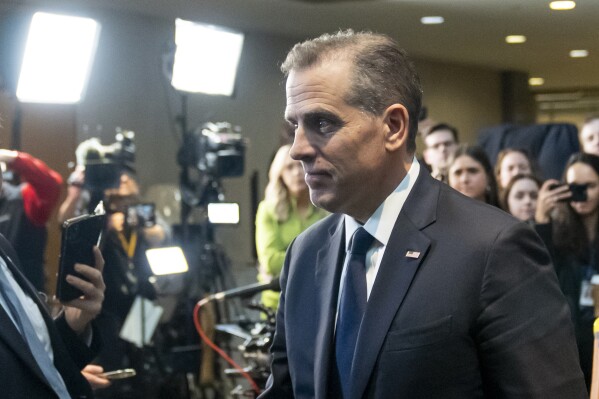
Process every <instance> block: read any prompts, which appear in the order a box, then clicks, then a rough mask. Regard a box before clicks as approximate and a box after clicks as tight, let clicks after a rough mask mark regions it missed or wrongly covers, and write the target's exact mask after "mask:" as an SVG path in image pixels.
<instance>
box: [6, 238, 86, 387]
mask: <svg viewBox="0 0 599 399" xmlns="http://www.w3.org/2000/svg"><path fill="white" fill-rule="evenodd" d="M0 256H2V258H3V259H4V261H5V262H6V264H7V266H8V268H9V269H10V271H11V272H12V273H13V275H14V277H15V279H16V280H17V282H18V283H19V284H20V285H21V288H23V291H25V293H26V294H27V295H29V296H30V297H31V298H33V300H34V301H35V302H36V304H37V305H38V307H39V308H40V310H41V313H42V316H43V317H44V320H45V322H46V325H47V326H48V332H49V334H50V340H51V342H52V349H53V351H54V364H55V365H56V368H57V369H58V371H59V372H60V374H61V375H62V378H63V379H64V382H65V384H66V386H67V389H68V390H69V393H70V394H71V396H72V397H73V398H77V399H79V398H91V397H93V394H92V391H91V387H90V386H89V384H88V383H87V381H86V380H85V378H83V376H82V375H81V369H82V368H83V367H84V366H85V365H86V364H87V363H89V362H90V361H91V359H92V358H93V354H94V353H95V352H96V349H97V345H98V342H97V340H96V339H94V342H93V343H92V347H91V348H88V347H87V346H86V345H85V344H84V343H83V342H82V341H81V340H80V339H79V338H78V337H77V335H76V334H75V333H74V332H73V330H71V329H70V328H69V326H68V324H67V323H66V321H65V319H64V317H59V318H58V319H56V320H52V318H51V317H50V315H49V314H48V311H47V309H46V307H45V304H44V303H43V302H42V301H41V300H40V299H39V297H38V296H37V292H36V291H35V289H34V288H33V286H32V285H31V284H30V283H29V282H28V281H27V280H26V279H25V277H24V276H23V274H22V273H21V272H20V271H19V267H18V263H17V262H18V260H17V256H16V254H15V252H14V250H13V248H12V247H11V246H10V244H9V243H8V241H6V239H5V238H4V237H3V236H2V235H0ZM97 336H98V334H97V333H96V332H94V337H97ZM0 397H2V398H4V399H22V398H27V399H29V398H35V399H37V398H40V399H42V398H43V399H47V398H55V397H56V394H55V393H54V391H53V390H52V388H51V387H50V385H48V383H47V382H46V379H45V377H44V375H43V374H42V371H41V370H40V368H39V366H38V365H37V363H36V361H35V359H34V358H33V355H32V354H31V352H30V351H29V348H28V347H27V344H26V343H25V341H24V340H23V337H22V336H21V334H20V333H19V331H18V330H17V329H16V327H15V325H14V323H13V322H12V320H11V319H10V317H9V316H8V314H7V313H6V311H5V309H4V307H2V306H0Z"/></svg>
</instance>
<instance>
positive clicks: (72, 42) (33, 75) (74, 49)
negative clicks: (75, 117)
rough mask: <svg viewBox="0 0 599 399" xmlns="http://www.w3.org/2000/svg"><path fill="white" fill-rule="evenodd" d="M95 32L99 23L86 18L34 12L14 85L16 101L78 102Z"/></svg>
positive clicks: (90, 58) (91, 58)
mask: <svg viewBox="0 0 599 399" xmlns="http://www.w3.org/2000/svg"><path fill="white" fill-rule="evenodd" d="M99 33H100V25H99V24H98V23H97V22H96V21H95V20H93V19H90V18H82V17H74V16H68V15H58V14H48V13H43V12H38V13H35V14H34V15H33V18H32V19H31V25H30V27H29V35H28V37H27V44H26V46H25V54H24V57H23V63H22V65H21V72H20V75H19V80H18V84H17V92H16V94H17V98H18V99H19V101H21V102H32V103H56V104H72V103H77V102H79V101H81V99H82V98H83V95H84V93H85V88H86V85H87V80H88V78H89V73H90V70H91V66H92V61H93V58H94V54H95V51H96V46H97V43H98V37H99Z"/></svg>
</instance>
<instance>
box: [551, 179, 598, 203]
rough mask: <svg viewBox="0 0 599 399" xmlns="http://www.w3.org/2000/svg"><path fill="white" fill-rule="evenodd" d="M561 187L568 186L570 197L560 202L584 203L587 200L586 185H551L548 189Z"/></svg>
mask: <svg viewBox="0 0 599 399" xmlns="http://www.w3.org/2000/svg"><path fill="white" fill-rule="evenodd" d="M561 186H568V190H570V192H571V193H572V196H571V197H569V198H565V199H562V200H561V201H564V202H584V201H586V200H587V188H588V186H589V185H588V184H576V183H571V184H566V183H560V184H552V185H550V186H549V189H550V190H553V189H555V188H558V187H561Z"/></svg>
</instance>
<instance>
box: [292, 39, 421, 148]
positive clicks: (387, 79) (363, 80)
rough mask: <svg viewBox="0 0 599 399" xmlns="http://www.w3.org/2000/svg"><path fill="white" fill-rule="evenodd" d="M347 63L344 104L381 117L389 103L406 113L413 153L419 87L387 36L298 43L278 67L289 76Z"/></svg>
mask: <svg viewBox="0 0 599 399" xmlns="http://www.w3.org/2000/svg"><path fill="white" fill-rule="evenodd" d="M335 60H349V61H351V62H353V65H354V70H353V76H352V83H351V88H350V90H349V93H347V96H346V98H345V101H346V102H347V104H349V105H351V106H353V107H356V108H359V109H361V110H363V111H365V112H368V113H370V114H371V115H381V114H382V113H383V111H384V110H385V109H386V108H387V107H389V106H390V105H392V104H396V103H399V104H402V105H404V106H405V107H406V108H407V110H408V115H409V118H410V120H409V130H408V151H410V152H414V151H415V150H416V133H417V132H418V117H419V115H420V108H421V105H422V87H421V85H420V79H419V78H418V74H417V73H416V69H415V67H414V64H413V63H412V61H410V59H409V58H408V56H407V54H406V52H405V51H404V50H403V49H401V48H400V47H399V45H398V44H397V43H396V42H395V41H394V40H393V39H391V38H390V37H389V36H386V35H382V34H376V33H372V32H357V33H356V32H354V31H353V30H351V29H350V30H345V31H339V32H337V33H335V34H324V35H322V36H320V37H317V38H315V39H311V40H307V41H305V42H302V43H298V44H296V45H295V46H293V48H292V49H291V51H289V53H288V54H287V58H286V59H285V61H284V62H283V64H282V65H281V71H282V72H283V73H284V74H285V76H288V75H289V73H290V72H291V71H292V70H301V69H306V68H310V67H313V66H316V65H319V64H322V63H324V62H331V61H335Z"/></svg>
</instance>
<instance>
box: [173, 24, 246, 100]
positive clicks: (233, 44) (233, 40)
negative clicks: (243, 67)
mask: <svg viewBox="0 0 599 399" xmlns="http://www.w3.org/2000/svg"><path fill="white" fill-rule="evenodd" d="M175 28H176V31H175V44H176V46H177V48H176V50H175V60H174V65H173V77H172V80H171V84H172V85H173V87H174V88H176V89H177V90H181V91H186V92H192V93H206V94H217V95H225V96H230V95H232V94H233V88H234V84H235V75H236V72H237V65H238V64H239V58H240V56H241V49H242V47H243V34H241V33H237V32H233V31H230V30H227V29H224V28H221V27H216V26H212V25H204V24H199V23H195V22H190V21H185V20H182V19H177V20H176V25H175Z"/></svg>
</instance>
